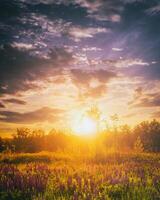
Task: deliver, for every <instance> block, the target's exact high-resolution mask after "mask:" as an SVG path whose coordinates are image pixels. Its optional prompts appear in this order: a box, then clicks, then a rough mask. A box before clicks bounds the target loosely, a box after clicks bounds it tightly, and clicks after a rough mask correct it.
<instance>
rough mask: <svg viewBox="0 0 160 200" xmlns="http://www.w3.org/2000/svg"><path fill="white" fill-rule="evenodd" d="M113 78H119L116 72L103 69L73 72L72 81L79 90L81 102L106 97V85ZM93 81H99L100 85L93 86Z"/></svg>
mask: <svg viewBox="0 0 160 200" xmlns="http://www.w3.org/2000/svg"><path fill="white" fill-rule="evenodd" d="M113 78H117V74H116V72H113V71H107V70H103V69H99V70H83V69H72V70H71V80H72V82H73V84H74V85H75V86H76V87H77V89H78V90H79V99H80V100H84V99H86V98H89V97H91V98H100V97H102V96H104V95H105V94H106V92H107V85H106V84H107V83H108V82H109V81H110V80H111V79H113ZM92 81H98V85H95V86H92Z"/></svg>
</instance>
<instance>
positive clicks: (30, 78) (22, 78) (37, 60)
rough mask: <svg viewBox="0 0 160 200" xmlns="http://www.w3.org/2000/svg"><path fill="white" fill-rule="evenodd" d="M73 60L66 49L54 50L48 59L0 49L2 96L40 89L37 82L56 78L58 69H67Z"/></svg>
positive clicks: (9, 47)
mask: <svg viewBox="0 0 160 200" xmlns="http://www.w3.org/2000/svg"><path fill="white" fill-rule="evenodd" d="M71 60H72V55H71V53H69V52H68V51H67V50H65V49H64V48H55V49H52V50H50V52H49V54H48V58H43V57H37V56H34V55H31V54H30V53H29V52H28V51H27V52H26V51H21V50H19V49H17V48H13V47H11V46H8V45H7V46H4V47H3V48H1V49H0V94H1V95H3V94H16V93H17V92H25V91H27V90H29V89H35V88H38V87H39V86H38V84H37V81H40V80H43V81H45V80H47V79H48V78H50V77H52V76H54V75H55V74H56V73H57V70H58V68H63V67H67V66H68V65H69V63H70V61H71ZM59 72H60V73H61V72H62V69H61V70H60V71H59Z"/></svg>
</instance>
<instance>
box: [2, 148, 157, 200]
mask: <svg viewBox="0 0 160 200" xmlns="http://www.w3.org/2000/svg"><path fill="white" fill-rule="evenodd" d="M0 199H1V200H21V199H23V200H29V199H31V200H63V199H64V200H65V199H67V200H112V199H113V200H121V199H122V200H132V199H133V200H142V199H143V200H159V199H160V154H146V153H141V154H135V153H107V154H105V155H104V154H103V155H84V156H82V155H77V154H76V155H74V154H67V153H62V152H61V153H47V152H42V153H36V154H1V155H0Z"/></svg>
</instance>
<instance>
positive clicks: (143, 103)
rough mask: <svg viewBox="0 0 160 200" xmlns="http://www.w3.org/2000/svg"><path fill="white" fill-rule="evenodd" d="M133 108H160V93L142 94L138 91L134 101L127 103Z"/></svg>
mask: <svg viewBox="0 0 160 200" xmlns="http://www.w3.org/2000/svg"><path fill="white" fill-rule="evenodd" d="M129 105H130V106H134V107H160V93H158V92H157V93H142V91H141V90H140V91H139V90H138V91H137V95H136V94H135V97H134V100H132V101H131V102H129Z"/></svg>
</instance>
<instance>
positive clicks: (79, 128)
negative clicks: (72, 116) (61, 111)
mask: <svg viewBox="0 0 160 200" xmlns="http://www.w3.org/2000/svg"><path fill="white" fill-rule="evenodd" d="M73 131H74V132H75V133H76V134H78V135H83V136H89V135H94V134H95V133H96V132H97V123H96V121H95V120H93V119H91V118H90V117H88V116H84V117H82V119H80V120H78V122H77V123H75V125H74V127H73Z"/></svg>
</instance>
